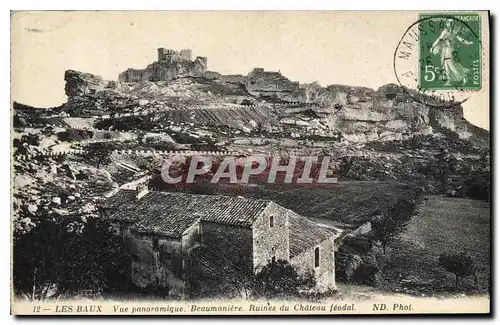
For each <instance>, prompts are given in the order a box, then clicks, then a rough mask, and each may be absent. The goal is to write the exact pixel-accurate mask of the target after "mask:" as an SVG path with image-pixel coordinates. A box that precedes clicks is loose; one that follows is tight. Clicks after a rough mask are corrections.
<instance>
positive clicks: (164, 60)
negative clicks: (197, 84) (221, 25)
mask: <svg viewBox="0 0 500 325" xmlns="http://www.w3.org/2000/svg"><path fill="white" fill-rule="evenodd" d="M157 51H158V60H157V61H155V62H153V63H151V64H150V65H148V66H147V67H146V68H145V69H132V68H130V69H127V70H125V71H123V72H122V73H120V74H119V76H118V81H120V82H139V81H170V80H172V79H174V78H177V77H194V76H201V75H203V74H204V73H205V71H206V70H207V58H206V57H204V56H197V57H196V59H194V60H193V59H192V51H191V50H190V49H182V50H181V51H175V50H171V49H166V48H158V50H157Z"/></svg>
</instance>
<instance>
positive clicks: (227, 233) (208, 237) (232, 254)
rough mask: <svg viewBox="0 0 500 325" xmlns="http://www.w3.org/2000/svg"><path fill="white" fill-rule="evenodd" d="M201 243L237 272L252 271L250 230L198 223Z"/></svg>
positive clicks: (210, 223)
mask: <svg viewBox="0 0 500 325" xmlns="http://www.w3.org/2000/svg"><path fill="white" fill-rule="evenodd" d="M200 233H201V243H202V244H203V245H204V246H206V247H209V248H210V250H211V251H212V252H213V253H215V254H218V255H220V257H221V259H220V261H219V262H221V263H227V264H228V265H229V264H231V267H235V268H236V269H237V270H238V271H251V270H252V230H251V229H250V228H244V227H237V226H230V225H223V224H218V223H214V222H209V221H201V223H200ZM221 267H223V265H221Z"/></svg>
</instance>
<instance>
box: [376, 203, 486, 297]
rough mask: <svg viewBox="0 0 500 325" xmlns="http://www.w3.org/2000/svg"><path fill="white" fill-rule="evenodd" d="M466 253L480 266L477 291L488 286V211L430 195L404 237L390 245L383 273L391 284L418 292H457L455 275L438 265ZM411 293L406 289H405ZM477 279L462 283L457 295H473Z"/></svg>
mask: <svg viewBox="0 0 500 325" xmlns="http://www.w3.org/2000/svg"><path fill="white" fill-rule="evenodd" d="M460 251H465V252H467V253H468V254H470V255H471V257H472V258H473V259H474V260H475V263H476V266H477V268H478V282H479V286H478V287H479V291H480V292H487V291H488V289H489V284H490V277H489V272H490V207H489V204H488V203H486V202H483V201H477V200H469V199H456V198H444V197H437V196H432V197H429V198H428V199H427V200H426V201H424V204H423V206H422V208H421V209H420V211H419V214H418V215H416V216H415V217H413V218H412V219H411V220H410V222H409V224H408V227H407V229H406V230H405V231H404V233H403V234H402V235H401V237H400V239H399V240H397V241H396V242H394V243H393V244H391V245H390V246H388V249H387V254H386V256H385V263H384V264H385V265H384V268H383V272H382V274H383V275H384V278H385V280H386V281H387V282H388V286H391V283H392V284H393V285H392V286H393V287H394V288H393V289H395V288H398V287H399V289H402V288H403V287H405V286H406V287H408V286H410V285H409V284H408V283H407V284H403V283H405V281H403V282H401V280H404V279H405V280H409V282H410V283H419V284H420V288H418V286H417V288H415V289H418V291H422V290H423V291H425V290H426V289H428V291H434V292H439V291H453V290H454V275H453V274H451V273H448V272H446V271H445V270H444V269H442V268H441V267H440V266H439V262H438V257H439V255H440V254H441V253H448V252H460ZM406 289H408V288H406ZM476 290H477V289H476V287H475V285H474V280H473V277H467V278H464V279H461V280H460V284H459V291H466V292H475V291H476Z"/></svg>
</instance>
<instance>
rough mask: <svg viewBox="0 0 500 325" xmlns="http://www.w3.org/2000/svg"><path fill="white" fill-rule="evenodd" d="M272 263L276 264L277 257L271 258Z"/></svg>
mask: <svg viewBox="0 0 500 325" xmlns="http://www.w3.org/2000/svg"><path fill="white" fill-rule="evenodd" d="M271 263H272V264H274V263H276V256H273V257H271Z"/></svg>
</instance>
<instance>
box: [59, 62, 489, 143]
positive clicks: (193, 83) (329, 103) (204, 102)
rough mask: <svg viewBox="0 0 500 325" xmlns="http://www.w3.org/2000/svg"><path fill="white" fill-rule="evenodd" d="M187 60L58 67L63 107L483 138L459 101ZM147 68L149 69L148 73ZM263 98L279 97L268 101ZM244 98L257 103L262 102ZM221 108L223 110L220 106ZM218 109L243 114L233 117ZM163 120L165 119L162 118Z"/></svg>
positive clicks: (299, 130) (296, 134)
mask: <svg viewBox="0 0 500 325" xmlns="http://www.w3.org/2000/svg"><path fill="white" fill-rule="evenodd" d="M174 58H175V60H178V62H177V63H179V62H184V63H185V64H186V65H185V66H183V65H182V64H184V63H182V64H180V63H179V64H180V65H179V66H177V65H176V64H177V63H174V61H175V60H174ZM193 62H195V61H189V60H187V59H185V58H180V59H179V58H178V57H176V56H167V57H166V58H163V59H162V61H159V62H155V63H153V64H152V65H151V66H150V67H148V69H150V70H151V71H156V72H154V73H156V74H157V75H156V76H157V77H155V78H156V79H165V78H166V79H168V78H171V77H172V78H173V77H174V75H175V74H172V75H170V76H169V77H163V75H164V74H165V73H167V74H168V73H169V72H168V71H170V70H168V69H171V68H172V69H174V70H175V71H176V73H178V74H177V76H179V75H185V76H186V77H185V78H178V79H175V80H170V81H154V82H153V81H140V82H131V83H116V82H112V81H111V82H108V81H105V80H102V78H101V77H99V76H94V75H91V74H88V73H83V72H77V71H73V70H69V71H67V72H66V75H65V79H66V94H67V95H68V102H67V104H66V107H65V108H66V111H68V112H69V113H70V114H71V115H72V116H82V115H109V114H114V113H124V112H131V113H134V112H138V111H146V112H147V111H151V112H152V111H157V110H166V111H164V112H163V113H162V114H163V115H164V116H165V118H166V116H170V115H172V114H173V115H172V116H175V119H179V121H178V122H179V123H185V124H187V125H190V124H194V125H193V126H194V127H196V126H199V125H204V126H207V127H214V126H216V124H217V123H221V121H227V122H225V123H226V124H224V125H225V126H227V127H229V128H235V124H238V125H239V126H238V127H236V128H235V129H237V130H241V129H242V128H244V129H245V130H247V129H250V130H252V129H256V127H253V126H251V125H250V124H249V123H250V122H249V121H254V122H255V121H256V123H257V124H258V127H259V128H262V130H265V132H268V133H271V134H274V135H275V136H286V137H291V138H293V139H310V138H311V137H313V138H316V137H322V138H329V139H332V141H333V139H339V136H340V138H341V139H344V140H346V141H347V142H351V143H367V142H373V141H380V142H386V141H395V140H396V141H401V140H405V139H409V138H411V137H413V136H415V135H432V134H441V135H443V134H445V135H446V136H452V137H456V138H459V139H471V140H472V141H474V142H478V143H480V144H482V145H485V146H488V145H489V143H488V133H487V132H486V131H484V130H481V129H479V128H477V127H474V126H472V125H471V124H470V123H469V122H467V121H466V120H465V119H464V117H463V111H462V107H461V106H459V105H458V106H454V107H451V108H439V107H434V106H428V105H425V104H423V103H420V102H418V101H416V100H414V96H410V95H409V94H408V92H407V91H406V90H404V89H403V88H401V87H399V86H398V85H395V84H388V85H384V86H382V87H380V88H379V89H377V90H373V89H370V88H366V87H354V86H345V85H329V86H326V87H322V86H321V85H319V84H318V83H316V82H314V83H311V84H303V85H299V83H298V82H292V81H290V80H289V79H287V78H286V77H284V76H283V75H281V73H279V72H266V71H264V70H263V69H258V68H256V69H254V70H252V71H251V72H250V73H249V74H248V75H247V76H241V75H227V76H226V75H222V74H219V73H217V72H212V71H203V72H201V70H200V72H199V73H198V72H197V71H195V70H192V69H194V68H193V65H192V64H194V63H193ZM162 69H167V70H162ZM131 71H132V70H131ZM134 71H135V70H134ZM131 73H136V72H131ZM141 73H143V72H141ZM193 74H194V76H193ZM153 75H154V74H150V75H149V77H148V79H151V78H152V77H151V76H153ZM158 76H160V77H158ZM137 78H138V79H144V78H145V77H144V76H143V75H141V76H137ZM155 78H153V79H155ZM174 99H175V100H174ZM270 102H271V103H273V102H277V103H279V105H274V106H270V105H269V103H270ZM231 105H232V106H231ZM235 105H236V107H234V106H235ZM245 106H260V107H261V108H262V109H261V108H258V109H257V108H253V107H247V108H245ZM172 108H175V109H179V108H182V109H183V112H173V111H172V114H170V113H169V112H170V110H171V109H172ZM191 109H193V111H192V112H191V111H190V110H191ZM227 109H231V111H228V113H227V114H226V113H225V112H226V110H227ZM184 110H185V111H184ZM239 110H241V112H239ZM254 110H263V111H266V112H268V113H266V114H265V116H266V118H265V119H264V120H263V119H262V116H257V117H251V116H252V112H253V111H254ZM245 112H246V113H245ZM229 113H230V114H229ZM245 114H246V115H245ZM226 116H233V117H234V116H246V117H245V118H244V119H243V120H241V121H240V119H227V118H226ZM162 121H163V120H162ZM164 122H165V123H168V121H167V120H165V121H164ZM165 123H163V124H165ZM214 123H215V124H214Z"/></svg>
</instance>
